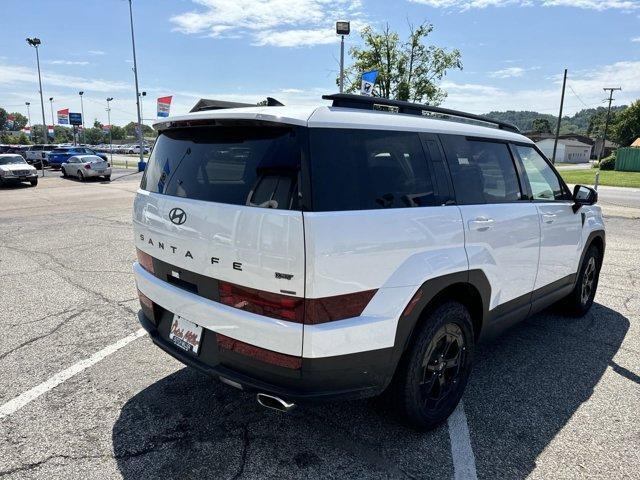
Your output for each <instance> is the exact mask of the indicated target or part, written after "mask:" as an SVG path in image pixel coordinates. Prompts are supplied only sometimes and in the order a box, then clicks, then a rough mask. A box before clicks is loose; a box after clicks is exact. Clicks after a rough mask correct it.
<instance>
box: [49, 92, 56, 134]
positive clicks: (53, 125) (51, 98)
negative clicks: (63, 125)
mask: <svg viewBox="0 0 640 480" xmlns="http://www.w3.org/2000/svg"><path fill="white" fill-rule="evenodd" d="M49 103H50V104H51V126H52V127H54V128H55V126H56V122H55V120H54V117H53V97H49Z"/></svg>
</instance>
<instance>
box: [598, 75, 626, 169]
mask: <svg viewBox="0 0 640 480" xmlns="http://www.w3.org/2000/svg"><path fill="white" fill-rule="evenodd" d="M603 90H604V91H605V92H606V91H608V92H609V108H608V109H607V119H606V120H605V122H604V133H603V135H602V147H601V148H600V151H599V152H598V162H600V160H602V155H603V154H604V150H605V148H606V146H607V130H608V128H609V114H610V113H611V102H613V92H615V91H620V90H622V88H621V87H615V88H611V87H608V88H603Z"/></svg>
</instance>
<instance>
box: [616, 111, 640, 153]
mask: <svg viewBox="0 0 640 480" xmlns="http://www.w3.org/2000/svg"><path fill="white" fill-rule="evenodd" d="M612 133H613V138H614V141H615V142H616V143H618V144H620V145H621V146H623V147H628V146H629V145H631V144H632V143H633V142H634V141H635V140H636V139H637V138H639V137H640V100H636V101H635V102H633V103H632V104H631V105H630V106H629V108H627V109H626V110H624V111H622V112H620V113H618V115H617V116H616V119H615V121H614V122H613V128H612Z"/></svg>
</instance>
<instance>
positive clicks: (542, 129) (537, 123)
mask: <svg viewBox="0 0 640 480" xmlns="http://www.w3.org/2000/svg"><path fill="white" fill-rule="evenodd" d="M531 128H532V130H533V131H534V132H537V133H551V123H549V120H547V119H546V118H536V119H535V120H534V121H533V123H532V124H531Z"/></svg>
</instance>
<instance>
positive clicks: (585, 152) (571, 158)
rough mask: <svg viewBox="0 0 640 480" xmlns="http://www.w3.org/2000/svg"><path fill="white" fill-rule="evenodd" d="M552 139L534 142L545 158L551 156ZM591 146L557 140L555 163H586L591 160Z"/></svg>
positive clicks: (564, 139)
mask: <svg viewBox="0 0 640 480" xmlns="http://www.w3.org/2000/svg"><path fill="white" fill-rule="evenodd" d="M554 141H555V140H554V139H553V138H545V139H544V140H540V141H539V142H536V145H537V146H538V148H539V149H540V150H542V153H544V154H545V156H546V157H547V158H549V159H550V158H551V157H552V155H553V142H554ZM592 149H593V146H592V145H588V144H586V143H582V142H579V141H577V140H571V139H567V138H560V139H558V148H557V149H556V158H555V161H556V162H561V163H587V162H589V159H590V158H591V150H592Z"/></svg>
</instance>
